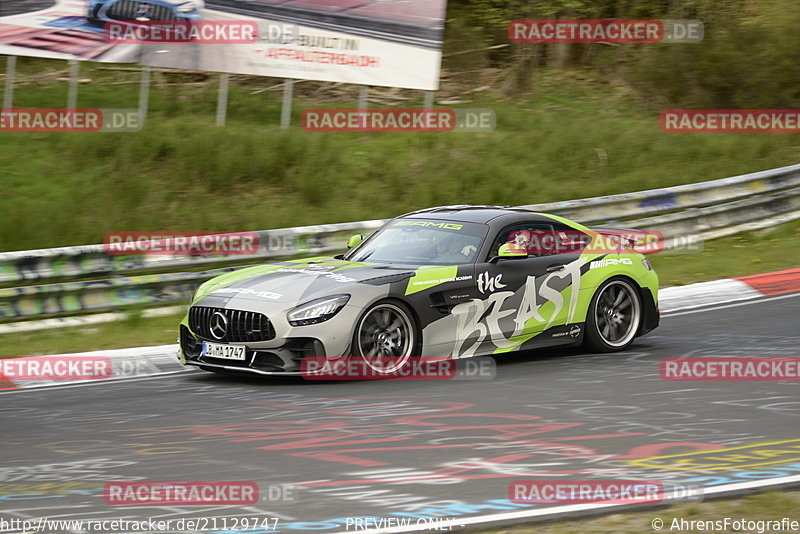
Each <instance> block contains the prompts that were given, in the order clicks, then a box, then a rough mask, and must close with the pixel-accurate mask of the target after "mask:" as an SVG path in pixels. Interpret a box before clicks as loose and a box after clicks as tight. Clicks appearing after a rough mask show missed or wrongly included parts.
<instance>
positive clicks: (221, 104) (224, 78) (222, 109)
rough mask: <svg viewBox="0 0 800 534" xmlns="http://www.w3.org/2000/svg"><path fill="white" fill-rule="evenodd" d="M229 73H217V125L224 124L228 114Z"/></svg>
mask: <svg viewBox="0 0 800 534" xmlns="http://www.w3.org/2000/svg"><path fill="white" fill-rule="evenodd" d="M229 80H230V75H229V74H228V73H227V72H223V73H222V74H220V75H219V94H218V95H217V126H225V119H226V118H227V116H228V82H229Z"/></svg>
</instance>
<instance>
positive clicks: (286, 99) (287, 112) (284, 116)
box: [281, 78, 294, 128]
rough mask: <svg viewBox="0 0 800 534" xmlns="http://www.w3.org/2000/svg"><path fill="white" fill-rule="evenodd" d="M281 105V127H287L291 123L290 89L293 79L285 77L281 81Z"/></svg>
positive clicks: (292, 87)
mask: <svg viewBox="0 0 800 534" xmlns="http://www.w3.org/2000/svg"><path fill="white" fill-rule="evenodd" d="M283 83H284V85H283V106H282V107H281V128H288V127H289V125H290V124H291V123H292V90H293V89H294V80H292V79H289V78H286V79H285V80H284V81H283Z"/></svg>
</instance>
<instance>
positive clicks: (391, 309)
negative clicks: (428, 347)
mask: <svg viewBox="0 0 800 534" xmlns="http://www.w3.org/2000/svg"><path fill="white" fill-rule="evenodd" d="M417 339H418V336H417V328H416V326H415V323H414V319H413V318H412V317H411V313H410V312H409V311H408V308H406V307H405V306H404V305H403V304H400V303H399V302H398V303H395V302H379V303H377V304H375V305H373V306H372V307H371V308H369V309H368V310H367V311H366V312H365V313H364V315H362V316H361V320H360V321H359V322H358V325H357V326H356V331H355V334H354V336H353V358H359V359H361V360H363V361H364V363H365V364H366V365H367V366H369V368H370V369H371V370H372V371H374V372H376V373H379V374H390V373H393V372H394V371H396V370H398V369H399V368H400V367H401V366H403V365H404V364H405V363H406V362H407V361H408V359H409V358H410V357H411V356H412V354H413V351H414V348H415V347H416V344H417Z"/></svg>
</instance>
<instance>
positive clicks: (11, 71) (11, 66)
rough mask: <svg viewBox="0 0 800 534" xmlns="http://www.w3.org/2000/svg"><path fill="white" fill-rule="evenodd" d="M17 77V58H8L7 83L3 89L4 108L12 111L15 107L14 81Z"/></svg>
mask: <svg viewBox="0 0 800 534" xmlns="http://www.w3.org/2000/svg"><path fill="white" fill-rule="evenodd" d="M16 75H17V56H8V59H7V61H6V83H5V87H4V88H3V89H4V90H3V108H2V109H11V107H12V106H13V105H14V79H15V78H16Z"/></svg>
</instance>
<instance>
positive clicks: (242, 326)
mask: <svg viewBox="0 0 800 534" xmlns="http://www.w3.org/2000/svg"><path fill="white" fill-rule="evenodd" d="M216 312H220V313H222V314H223V315H224V316H225V318H226V319H227V320H228V328H227V331H226V332H225V336H223V338H222V339H217V338H215V337H214V336H212V335H211V317H212V316H213V315H214V313H216ZM189 328H191V329H192V332H194V333H195V334H197V335H199V336H200V337H202V338H204V339H208V340H212V341H227V342H229V343H236V342H247V341H269V340H271V339H275V327H273V326H272V322H270V320H269V319H268V318H267V316H266V315H264V314H262V313H257V312H249V311H241V310H228V309H225V308H212V307H208V306H192V307H191V308H190V309H189Z"/></svg>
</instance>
